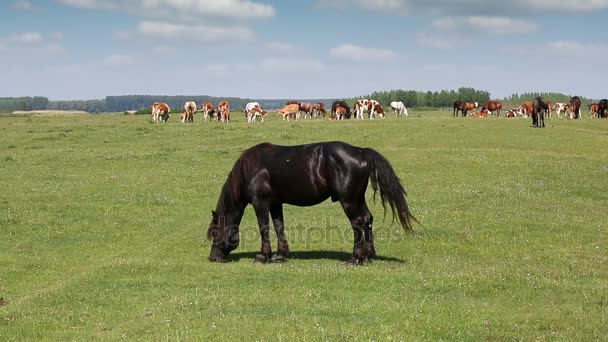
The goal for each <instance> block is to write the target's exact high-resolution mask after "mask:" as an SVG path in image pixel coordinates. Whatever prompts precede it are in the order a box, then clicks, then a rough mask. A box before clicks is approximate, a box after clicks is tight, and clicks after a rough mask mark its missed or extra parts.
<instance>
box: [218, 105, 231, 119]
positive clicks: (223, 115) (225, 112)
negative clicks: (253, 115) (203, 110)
mask: <svg viewBox="0 0 608 342" xmlns="http://www.w3.org/2000/svg"><path fill="white" fill-rule="evenodd" d="M217 111H218V113H219V115H218V116H217V118H218V120H220V121H221V122H230V102H228V101H226V100H224V101H220V103H219V104H218V105H217Z"/></svg>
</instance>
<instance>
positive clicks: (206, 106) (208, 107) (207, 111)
mask: <svg viewBox="0 0 608 342" xmlns="http://www.w3.org/2000/svg"><path fill="white" fill-rule="evenodd" d="M201 111H202V112H203V118H204V119H205V121H207V120H209V117H211V118H212V119H213V115H215V106H214V105H213V102H204V103H203V104H202V106H201Z"/></svg>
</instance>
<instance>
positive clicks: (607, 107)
mask: <svg viewBox="0 0 608 342" xmlns="http://www.w3.org/2000/svg"><path fill="white" fill-rule="evenodd" d="M597 117H598V118H600V119H602V118H608V100H606V99H602V100H600V102H598V104H597Z"/></svg>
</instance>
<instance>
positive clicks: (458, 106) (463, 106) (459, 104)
mask: <svg viewBox="0 0 608 342" xmlns="http://www.w3.org/2000/svg"><path fill="white" fill-rule="evenodd" d="M466 110H467V103H466V102H463V101H454V114H453V116H454V117H456V118H457V117H458V112H462V116H463V117H464V116H466Z"/></svg>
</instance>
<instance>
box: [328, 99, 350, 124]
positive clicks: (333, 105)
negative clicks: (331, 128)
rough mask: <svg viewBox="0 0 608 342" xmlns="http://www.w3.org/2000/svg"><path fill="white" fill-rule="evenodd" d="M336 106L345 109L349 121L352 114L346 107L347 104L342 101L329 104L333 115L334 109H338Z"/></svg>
mask: <svg viewBox="0 0 608 342" xmlns="http://www.w3.org/2000/svg"><path fill="white" fill-rule="evenodd" d="M338 106H340V107H344V108H346V118H347V119H350V117H351V116H352V112H351V111H350V107H349V106H348V104H347V103H346V102H344V101H339V100H338V101H334V103H332V104H331V113H332V114H335V113H336V108H338Z"/></svg>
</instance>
